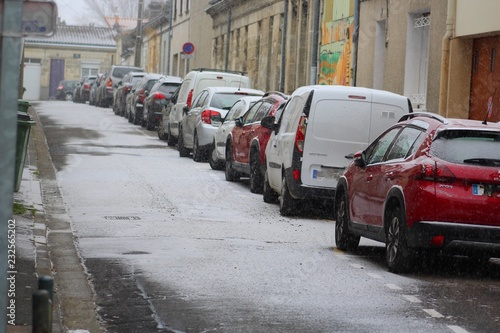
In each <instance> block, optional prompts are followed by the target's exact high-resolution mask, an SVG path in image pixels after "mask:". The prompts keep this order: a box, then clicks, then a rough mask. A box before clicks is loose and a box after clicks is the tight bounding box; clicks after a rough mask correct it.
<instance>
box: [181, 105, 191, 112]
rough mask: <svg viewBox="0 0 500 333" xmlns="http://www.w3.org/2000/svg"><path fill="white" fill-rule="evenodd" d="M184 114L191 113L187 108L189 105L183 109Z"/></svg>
mask: <svg viewBox="0 0 500 333" xmlns="http://www.w3.org/2000/svg"><path fill="white" fill-rule="evenodd" d="M182 112H184V113H188V112H189V108H188V107H187V105H186V106H185V107H183V108H182Z"/></svg>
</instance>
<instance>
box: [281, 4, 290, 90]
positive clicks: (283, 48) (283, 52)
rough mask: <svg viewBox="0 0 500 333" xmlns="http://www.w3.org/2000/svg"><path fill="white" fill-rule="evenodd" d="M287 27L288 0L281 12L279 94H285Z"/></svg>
mask: <svg viewBox="0 0 500 333" xmlns="http://www.w3.org/2000/svg"><path fill="white" fill-rule="evenodd" d="M287 25H288V0H285V8H284V10H283V29H282V34H281V69H280V88H279V91H281V92H285V66H286V34H287V31H286V30H287Z"/></svg>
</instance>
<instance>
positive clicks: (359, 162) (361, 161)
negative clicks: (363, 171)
mask: <svg viewBox="0 0 500 333" xmlns="http://www.w3.org/2000/svg"><path fill="white" fill-rule="evenodd" d="M354 165H355V166H357V167H360V168H364V167H365V166H366V161H365V154H364V153H363V152H357V153H356V154H354Z"/></svg>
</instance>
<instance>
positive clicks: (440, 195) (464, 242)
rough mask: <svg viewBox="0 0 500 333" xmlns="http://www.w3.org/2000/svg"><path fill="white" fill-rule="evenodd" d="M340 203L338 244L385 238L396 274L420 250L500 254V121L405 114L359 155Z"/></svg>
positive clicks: (484, 256)
mask: <svg viewBox="0 0 500 333" xmlns="http://www.w3.org/2000/svg"><path fill="white" fill-rule="evenodd" d="M335 208H336V228H335V241H336V244H337V247H338V248H339V249H341V250H353V249H355V248H356V247H357V246H358V244H359V240H360V236H362V237H366V238H370V239H373V240H376V241H380V242H383V243H385V244H386V262H387V265H388V267H389V270H390V271H393V272H401V273H402V272H406V271H409V270H411V269H412V268H413V267H414V266H413V261H414V259H415V257H416V255H417V254H419V255H429V254H437V253H438V252H442V253H451V254H461V255H467V256H469V257H470V258H472V259H474V260H479V261H480V262H486V261H487V260H489V258H490V257H491V256H498V255H500V124H499V123H487V122H483V123H482V122H481V121H476V120H464V119H446V118H443V117H440V116H438V115H436V114H432V113H413V114H408V115H406V116H404V117H403V118H402V119H401V120H400V122H399V123H398V124H396V125H394V126H392V127H391V128H389V129H388V130H387V131H386V132H384V133H383V134H382V135H381V136H379V137H378V138H377V139H376V140H375V141H374V142H373V143H372V144H371V145H370V146H369V147H368V148H367V149H365V150H364V151H363V152H360V153H357V154H356V155H355V156H354V161H353V163H351V164H350V166H349V167H348V169H347V170H346V172H345V174H344V176H343V177H342V178H341V179H340V180H339V183H338V186H337V191H336V194H335Z"/></svg>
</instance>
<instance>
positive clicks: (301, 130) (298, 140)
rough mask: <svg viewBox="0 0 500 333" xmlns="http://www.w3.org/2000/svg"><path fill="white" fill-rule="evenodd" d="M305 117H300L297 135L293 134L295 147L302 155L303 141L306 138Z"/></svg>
mask: <svg viewBox="0 0 500 333" xmlns="http://www.w3.org/2000/svg"><path fill="white" fill-rule="evenodd" d="M306 128H307V117H306V116H301V117H300V121H299V126H298V127H297V133H296V134H295V147H297V149H298V151H299V152H300V153H302V152H303V151H304V140H305V138H306Z"/></svg>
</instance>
